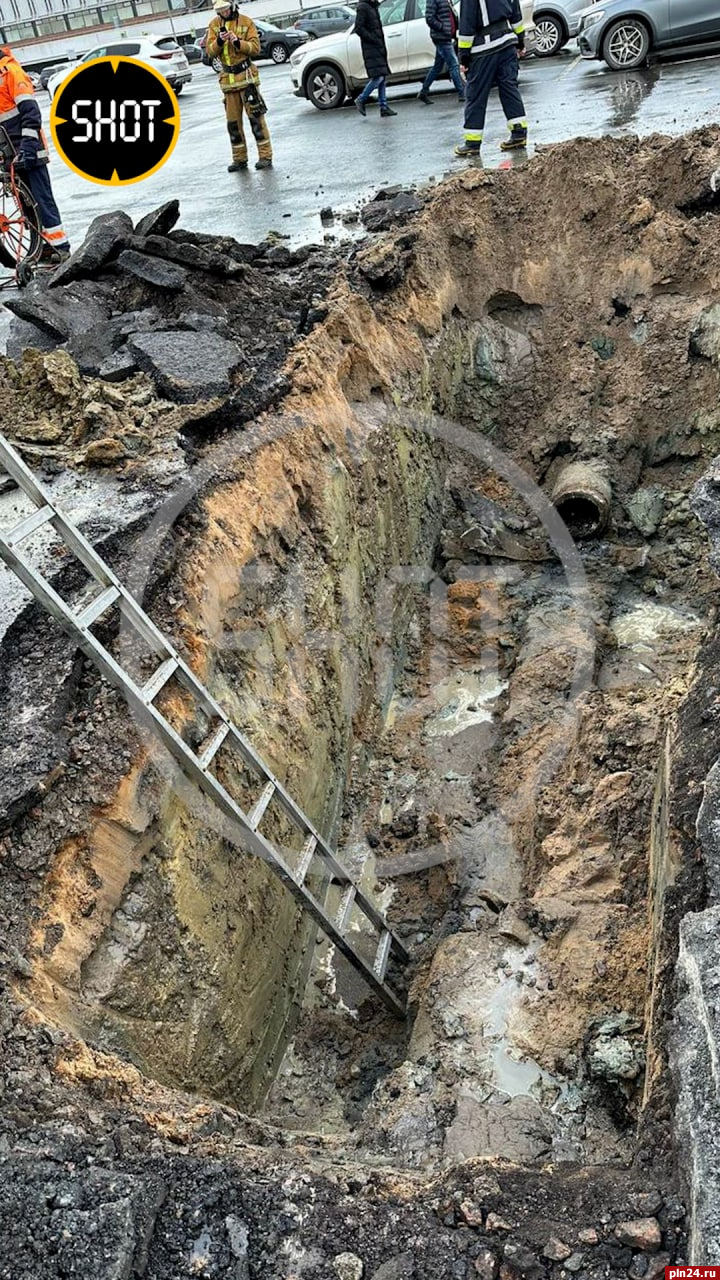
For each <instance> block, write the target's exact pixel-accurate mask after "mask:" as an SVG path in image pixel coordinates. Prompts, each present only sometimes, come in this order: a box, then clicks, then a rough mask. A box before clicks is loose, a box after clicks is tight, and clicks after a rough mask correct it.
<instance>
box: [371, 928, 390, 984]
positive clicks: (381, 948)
mask: <svg viewBox="0 0 720 1280" xmlns="http://www.w3.org/2000/svg"><path fill="white" fill-rule="evenodd" d="M391 944H392V934H391V932H390V930H389V929H385V930H384V931H383V933H382V935H381V938H380V942H379V943H378V949H377V954H376V956H375V962H374V964H373V973H374V974H375V976H376V978H378V980H379V981H380V982H384V981H385V974H386V973H387V967H388V960H389V959H390V946H391Z"/></svg>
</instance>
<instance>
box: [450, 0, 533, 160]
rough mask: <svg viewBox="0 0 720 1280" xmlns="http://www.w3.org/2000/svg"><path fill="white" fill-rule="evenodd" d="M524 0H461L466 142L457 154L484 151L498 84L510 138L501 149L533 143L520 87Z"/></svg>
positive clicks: (523, 40) (457, 148)
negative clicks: (487, 117) (493, 91)
mask: <svg viewBox="0 0 720 1280" xmlns="http://www.w3.org/2000/svg"><path fill="white" fill-rule="evenodd" d="M523 33H524V25H523V20H522V13H521V12H520V0H460V30H459V33H458V47H459V49H460V65H461V66H462V67H464V68H465V71H466V82H465V95H466V104H465V141H464V143H462V144H461V145H460V146H457V147H456V148H455V155H456V156H465V157H467V158H471V157H473V156H479V155H480V147H481V146H482V140H483V133H484V130H485V114H486V112H487V104H488V98H489V97H490V90H491V89H492V88H493V86H495V85H496V86H497V91H498V94H499V95H500V103H501V106H502V109H503V111H504V112H505V116H506V119H507V122H508V128H509V130H510V137H509V138H507V139H506V140H505V141H504V142H501V143H500V149H501V151H517V150H519V149H520V148H522V147H526V146H527V134H528V122H527V117H526V115H525V106H524V103H523V100H522V97H521V95H520V90H519V89H518V55H519V51H520V49H523V48H524V46H525V37H524V34H523Z"/></svg>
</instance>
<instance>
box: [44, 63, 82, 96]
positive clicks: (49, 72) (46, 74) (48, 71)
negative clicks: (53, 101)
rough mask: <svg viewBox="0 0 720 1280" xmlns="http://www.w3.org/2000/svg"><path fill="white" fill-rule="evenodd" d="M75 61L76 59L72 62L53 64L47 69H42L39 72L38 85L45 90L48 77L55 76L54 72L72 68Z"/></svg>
mask: <svg viewBox="0 0 720 1280" xmlns="http://www.w3.org/2000/svg"><path fill="white" fill-rule="evenodd" d="M77 61H78V59H77V58H76V59H75V60H74V61H73V62H53V63H52V64H51V65H50V66H49V67H43V69H42V71H41V72H40V84H41V85H42V87H43V89H47V87H48V80H49V79H50V76H54V75H55V72H56V71H62V70H63V69H64V68H65V67H74V66H75V62H77Z"/></svg>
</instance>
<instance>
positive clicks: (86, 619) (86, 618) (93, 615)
mask: <svg viewBox="0 0 720 1280" xmlns="http://www.w3.org/2000/svg"><path fill="white" fill-rule="evenodd" d="M119 599H120V592H119V591H118V589H117V587H106V588H105V590H104V591H101V592H100V595H99V596H96V597H95V599H94V600H91V601H90V603H89V604H86V605H85V608H84V609H81V611H80V613H78V614H76V617H77V624H78V626H79V627H82V628H83V630H86V629H87V628H88V627H91V626H92V624H93V622H97V620H98V618H99V617H101V616H102V614H103V613H105V612H106V611H107V610H108V609H109V608H110V606H111V605H112V604H115V601H116V600H119Z"/></svg>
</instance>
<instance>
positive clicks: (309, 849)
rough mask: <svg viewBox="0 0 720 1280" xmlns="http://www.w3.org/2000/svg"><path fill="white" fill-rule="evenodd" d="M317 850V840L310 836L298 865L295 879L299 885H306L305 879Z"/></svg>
mask: <svg viewBox="0 0 720 1280" xmlns="http://www.w3.org/2000/svg"><path fill="white" fill-rule="evenodd" d="M316 849H317V839H316V838H315V836H308V838H307V840H306V841H305V843H304V845H303V848H302V853H301V855H300V861H299V863H298V867H297V871H296V872H295V879H296V880H297V882H298V884H304V883H305V877H306V875H307V873H308V871H309V870H310V863H311V862H312V860H313V854H314V853H315V850H316Z"/></svg>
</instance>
